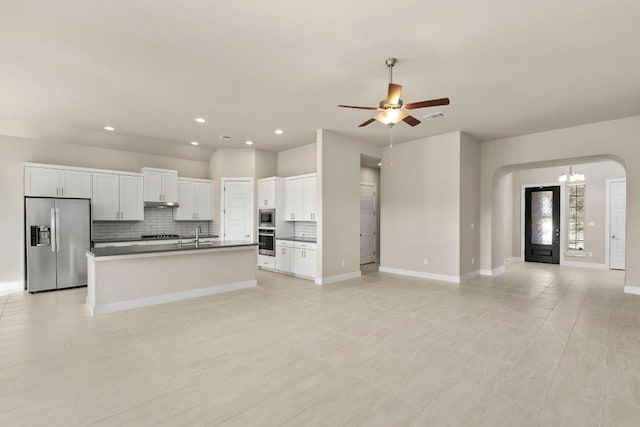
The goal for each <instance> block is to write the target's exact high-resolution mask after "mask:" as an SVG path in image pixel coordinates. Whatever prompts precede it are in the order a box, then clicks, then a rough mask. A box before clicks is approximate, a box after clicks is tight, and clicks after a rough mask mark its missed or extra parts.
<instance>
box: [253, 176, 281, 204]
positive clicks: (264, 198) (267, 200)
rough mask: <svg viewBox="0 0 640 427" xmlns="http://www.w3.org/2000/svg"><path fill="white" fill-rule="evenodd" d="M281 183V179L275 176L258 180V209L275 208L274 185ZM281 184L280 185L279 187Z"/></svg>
mask: <svg viewBox="0 0 640 427" xmlns="http://www.w3.org/2000/svg"><path fill="white" fill-rule="evenodd" d="M277 182H280V183H281V182H282V178H277V177H275V176H273V177H271V178H263V179H259V180H258V208H275V207H276V197H277V196H276V184H277ZM281 185H282V184H280V186H281Z"/></svg>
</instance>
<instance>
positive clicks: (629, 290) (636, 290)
mask: <svg viewBox="0 0 640 427" xmlns="http://www.w3.org/2000/svg"><path fill="white" fill-rule="evenodd" d="M624 293H625V294H633V295H640V286H625V287H624Z"/></svg>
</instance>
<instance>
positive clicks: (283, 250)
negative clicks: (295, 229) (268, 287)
mask: <svg viewBox="0 0 640 427" xmlns="http://www.w3.org/2000/svg"><path fill="white" fill-rule="evenodd" d="M316 255H317V251H316V244H315V243H306V242H295V241H290V240H276V270H277V271H278V272H281V273H288V274H293V275H295V276H299V277H304V278H308V279H314V278H315V277H316V268H317V261H316Z"/></svg>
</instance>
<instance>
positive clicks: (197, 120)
mask: <svg viewBox="0 0 640 427" xmlns="http://www.w3.org/2000/svg"><path fill="white" fill-rule="evenodd" d="M196 122H198V123H205V122H206V120H205V119H203V118H202V117H196Z"/></svg>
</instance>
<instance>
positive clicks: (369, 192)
mask: <svg viewBox="0 0 640 427" xmlns="http://www.w3.org/2000/svg"><path fill="white" fill-rule="evenodd" d="M375 260H376V187H375V186H373V185H368V184H360V264H369V263H372V262H375Z"/></svg>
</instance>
